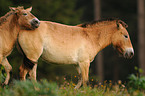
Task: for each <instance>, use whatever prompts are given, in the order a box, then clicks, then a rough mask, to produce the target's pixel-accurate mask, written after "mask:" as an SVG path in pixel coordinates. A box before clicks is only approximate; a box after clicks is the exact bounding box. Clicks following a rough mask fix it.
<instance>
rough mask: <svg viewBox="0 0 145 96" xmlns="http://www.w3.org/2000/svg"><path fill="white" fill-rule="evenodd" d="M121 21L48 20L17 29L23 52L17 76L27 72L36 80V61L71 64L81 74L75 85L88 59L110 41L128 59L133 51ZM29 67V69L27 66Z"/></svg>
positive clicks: (83, 76)
mask: <svg viewBox="0 0 145 96" xmlns="http://www.w3.org/2000/svg"><path fill="white" fill-rule="evenodd" d="M126 27H127V25H126V24H125V23H124V22H123V21H121V20H105V21H99V22H93V23H87V24H81V25H78V26H67V25H63V24H58V23H54V22H50V21H41V23H40V27H39V28H37V29H35V31H31V30H21V32H20V34H19V37H18V42H19V46H20V47H21V49H22V50H23V53H24V56H25V57H24V64H23V65H22V66H20V76H21V79H23V80H25V76H26V74H27V72H29V75H30V77H31V78H32V79H34V80H36V68H37V61H38V59H39V58H40V56H42V58H43V59H44V60H46V61H47V62H49V63H52V64H53V63H54V64H74V65H75V66H76V68H77V70H78V73H79V74H81V78H80V80H79V81H78V84H77V86H76V87H75V88H79V87H80V86H81V85H82V83H83V85H84V86H85V85H86V82H87V81H88V73H89V66H90V62H91V61H93V59H94V57H95V56H96V55H97V53H98V52H99V51H101V50H102V49H103V48H105V47H106V46H108V45H110V44H112V45H113V46H114V47H115V48H116V49H117V50H118V51H119V53H120V54H122V55H123V56H124V57H125V58H131V57H132V56H133V55H134V50H133V47H132V44H131V41H130V38H129V34H128V32H127V30H126ZM33 65H34V67H33ZM31 68H32V69H31Z"/></svg>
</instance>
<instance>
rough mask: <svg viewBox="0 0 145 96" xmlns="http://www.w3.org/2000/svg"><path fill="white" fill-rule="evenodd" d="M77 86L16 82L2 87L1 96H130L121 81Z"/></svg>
mask: <svg viewBox="0 0 145 96" xmlns="http://www.w3.org/2000/svg"><path fill="white" fill-rule="evenodd" d="M74 87H75V84H74V83H73V82H72V81H71V82H70V81H69V82H68V81H67V80H66V79H65V80H64V83H63V84H62V85H60V86H59V87H58V86H57V85H56V83H52V82H51V83H48V81H47V80H41V81H39V82H32V81H30V80H26V81H14V82H13V83H12V84H10V85H9V86H6V87H5V88H2V87H1V86H0V96H129V95H130V93H128V90H127V89H126V87H125V86H124V84H122V83H121V82H120V81H119V82H118V83H116V84H115V85H113V84H112V82H111V81H109V83H108V84H107V83H104V84H98V85H96V86H93V87H92V86H90V85H88V86H87V87H81V88H79V89H74ZM134 95H135V96H136V95H138V96H143V95H145V94H144V93H143V92H142V91H135V92H134V94H133V96H134Z"/></svg>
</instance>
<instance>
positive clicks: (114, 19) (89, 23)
mask: <svg viewBox="0 0 145 96" xmlns="http://www.w3.org/2000/svg"><path fill="white" fill-rule="evenodd" d="M104 21H108V22H109V21H116V23H120V24H122V26H123V27H125V28H127V27H128V25H127V24H126V23H125V22H123V21H122V20H119V19H117V18H108V19H101V20H97V21H92V22H87V23H84V24H81V25H80V27H83V28H87V27H88V26H93V25H95V24H97V23H101V22H104Z"/></svg>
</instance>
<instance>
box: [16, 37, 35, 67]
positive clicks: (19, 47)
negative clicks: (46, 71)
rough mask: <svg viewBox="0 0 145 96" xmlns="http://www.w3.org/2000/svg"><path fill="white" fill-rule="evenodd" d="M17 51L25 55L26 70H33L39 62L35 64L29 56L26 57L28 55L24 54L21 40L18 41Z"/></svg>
mask: <svg viewBox="0 0 145 96" xmlns="http://www.w3.org/2000/svg"><path fill="white" fill-rule="evenodd" d="M17 49H18V50H19V51H20V53H22V54H23V56H24V57H23V64H24V67H25V68H28V69H32V68H33V66H34V65H35V64H37V62H34V61H32V60H30V59H29V58H27V56H26V54H25V53H24V51H23V49H22V47H21V45H20V43H19V40H18V39H17Z"/></svg>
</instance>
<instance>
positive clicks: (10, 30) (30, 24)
mask: <svg viewBox="0 0 145 96" xmlns="http://www.w3.org/2000/svg"><path fill="white" fill-rule="evenodd" d="M10 9H11V11H10V12H8V13H7V14H6V15H4V16H3V17H1V18H0V63H1V64H2V65H3V66H4V68H5V71H6V74H7V76H6V79H5V82H4V83H3V84H8V81H9V79H10V71H11V70H12V67H11V65H10V64H9V62H8V60H7V56H8V55H9V54H10V53H11V51H12V49H13V47H14V44H15V42H16V40H17V37H18V32H19V31H20V29H24V30H32V29H35V28H37V27H38V26H39V23H40V22H39V21H38V19H37V18H36V17H34V16H33V15H32V14H31V13H30V11H31V9H32V8H28V9H26V10H24V8H23V7H17V8H14V7H10Z"/></svg>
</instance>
